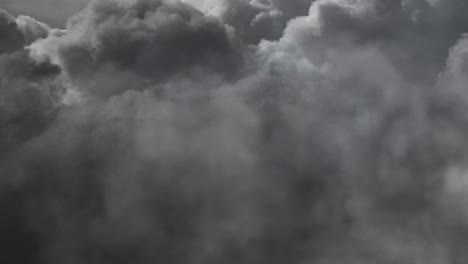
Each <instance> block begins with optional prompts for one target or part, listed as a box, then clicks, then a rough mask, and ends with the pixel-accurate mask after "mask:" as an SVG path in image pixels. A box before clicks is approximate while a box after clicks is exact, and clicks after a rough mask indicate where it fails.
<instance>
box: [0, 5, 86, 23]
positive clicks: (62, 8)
mask: <svg viewBox="0 0 468 264" xmlns="http://www.w3.org/2000/svg"><path fill="white" fill-rule="evenodd" d="M87 2H89V0H0V8H2V9H5V10H8V11H9V12H10V13H12V14H14V15H18V14H26V15H30V16H33V17H35V18H37V19H39V20H42V21H44V22H46V23H49V24H52V25H56V26H61V25H64V24H65V22H66V20H67V18H68V17H69V16H70V15H72V14H74V13H76V12H77V11H79V10H80V9H81V8H82V7H83V6H84V5H85V4H86V3H87Z"/></svg>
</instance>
